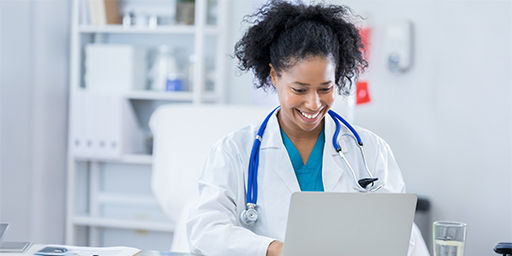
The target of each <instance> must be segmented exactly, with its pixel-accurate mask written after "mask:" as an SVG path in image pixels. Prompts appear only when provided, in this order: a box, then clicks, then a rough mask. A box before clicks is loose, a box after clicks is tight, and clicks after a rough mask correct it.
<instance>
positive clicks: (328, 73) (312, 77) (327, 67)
mask: <svg viewBox="0 0 512 256" xmlns="http://www.w3.org/2000/svg"><path fill="white" fill-rule="evenodd" d="M281 73H282V74H281V75H282V76H283V78H286V79H291V80H297V81H301V82H305V81H319V80H322V81H321V82H325V81H329V80H334V73H335V64H334V61H333V60H332V58H329V57H324V56H311V57H306V58H304V59H300V60H296V61H294V64H293V65H292V66H290V67H288V68H287V69H285V70H283V71H282V72H281Z"/></svg>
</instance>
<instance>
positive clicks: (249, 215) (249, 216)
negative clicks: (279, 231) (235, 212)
mask: <svg viewBox="0 0 512 256" xmlns="http://www.w3.org/2000/svg"><path fill="white" fill-rule="evenodd" d="M240 219H241V220H242V223H244V224H245V225H246V226H252V225H254V223H256V221H257V220H258V211H256V204H252V203H247V206H246V208H245V210H244V211H243V212H242V214H241V215H240Z"/></svg>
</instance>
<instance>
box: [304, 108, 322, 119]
mask: <svg viewBox="0 0 512 256" xmlns="http://www.w3.org/2000/svg"><path fill="white" fill-rule="evenodd" d="M299 112H300V113H301V114H302V115H303V116H305V117H307V118H309V119H315V118H316V117H317V116H318V114H320V111H318V112H316V114H314V115H310V114H307V113H304V112H302V111H300V110H299Z"/></svg>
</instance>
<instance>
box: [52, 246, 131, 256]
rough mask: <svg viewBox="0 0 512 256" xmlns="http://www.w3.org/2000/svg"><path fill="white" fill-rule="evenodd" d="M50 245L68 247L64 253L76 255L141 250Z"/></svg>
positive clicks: (119, 255)
mask: <svg viewBox="0 0 512 256" xmlns="http://www.w3.org/2000/svg"><path fill="white" fill-rule="evenodd" d="M47 246H52V247H54V246H55V247H64V248H66V249H68V252H67V254H66V255H76V256H93V255H98V256H133V255H135V254H137V253H139V252H140V251H141V250H139V249H137V248H133V247H124V246H116V247H85V246H67V245H47Z"/></svg>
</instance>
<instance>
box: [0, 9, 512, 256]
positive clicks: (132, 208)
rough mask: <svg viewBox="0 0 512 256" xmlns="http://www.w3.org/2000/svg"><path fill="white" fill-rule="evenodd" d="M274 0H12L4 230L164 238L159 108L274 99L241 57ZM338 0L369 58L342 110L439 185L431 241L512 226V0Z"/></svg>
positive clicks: (167, 237)
mask: <svg viewBox="0 0 512 256" xmlns="http://www.w3.org/2000/svg"><path fill="white" fill-rule="evenodd" d="M263 2H264V1H260V0H247V1H235V0H195V1H194V0H191V1H190V0H188V1H187V0H144V1H143V0H118V1H116V0H0V222H5V223H9V224H10V228H9V232H7V234H6V237H5V240H11V241H12V240H22V241H25V240H26V241H32V242H36V243H68V244H78V245H104V246H110V245H127V246H135V247H139V248H147V249H160V250H167V249H168V248H169V246H170V241H171V240H172V236H173V231H174V227H173V221H172V220H171V219H169V217H168V215H169V214H168V211H167V212H165V211H164V210H162V208H161V206H159V204H158V200H156V199H155V196H154V195H153V191H152V189H151V175H152V170H153V168H152V165H154V164H155V163H154V161H153V156H152V150H153V141H154V140H153V139H154V136H153V133H152V130H151V127H150V126H149V124H148V123H149V120H150V118H151V115H152V113H153V112H154V111H155V110H156V109H158V108H159V107H160V106H163V105H169V104H171V105H172V104H180V106H181V105H183V104H185V105H201V104H228V105H249V106H262V107H267V108H268V109H269V110H270V109H271V108H272V106H275V105H276V104H277V99H276V95H275V94H274V93H273V92H268V93H265V92H262V91H257V90H255V89H254V86H253V76H252V74H251V73H242V72H240V71H238V70H237V68H236V65H237V63H236V62H235V60H234V59H233V58H232V57H231V55H232V53H233V46H234V44H235V43H236V41H237V40H239V39H240V38H241V36H242V35H243V33H244V29H245V28H247V24H245V23H242V19H243V17H244V16H245V15H247V14H250V13H252V12H254V10H255V9H256V8H258V7H259V6H261V4H262V3H263ZM329 2H331V3H335V4H344V5H348V6H350V7H351V8H352V9H353V11H354V13H355V14H358V15H360V16H361V17H362V18H360V19H355V20H354V22H356V23H357V24H358V26H359V27H360V31H361V34H362V35H363V38H364V39H365V44H366V48H367V52H366V54H367V58H368V60H369V63H370V67H369V69H368V71H367V72H366V73H365V74H364V75H362V76H361V77H360V78H359V80H358V83H357V90H355V91H354V93H353V95H352V96H349V97H339V98H338V99H337V103H336V106H335V109H336V110H338V111H340V112H341V113H342V114H343V115H345V116H347V117H349V119H351V120H353V122H355V123H356V124H358V125H360V126H362V127H365V128H368V129H370V130H372V131H374V132H375V133H377V134H378V135H380V136H381V137H383V138H384V139H385V140H386V141H387V142H388V143H389V144H390V146H391V148H392V149H393V152H394V154H395V157H396V159H397V161H398V163H399V165H400V167H401V170H402V173H403V175H404V179H405V182H406V184H407V190H408V192H411V193H417V194H418V195H420V196H422V197H423V198H426V199H428V200H429V202H430V208H429V209H428V211H427V212H426V213H424V214H425V216H426V217H425V218H426V219H424V221H425V222H426V223H427V224H426V225H423V228H422V232H423V233H424V235H425V239H426V240H427V242H428V243H429V244H431V235H432V234H431V228H430V226H431V223H432V221H435V220H454V221H460V222H464V223H467V242H466V255H469V256H476V255H491V254H492V248H493V247H494V245H495V244H496V243H497V242H499V241H512V161H511V159H512V147H511V146H512V124H511V120H512V101H511V98H512V91H511V88H512V77H511V72H512V40H511V39H512V38H511V36H512V20H511V17H512V15H511V14H512V2H511V1H508V0H412V1H411V0H388V1H378V0H357V1H356V0H346V1H337V0H332V1H329ZM191 118H193V117H191ZM257 119H258V118H257ZM182 125H186V124H182ZM166 213H167V214H166Z"/></svg>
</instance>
